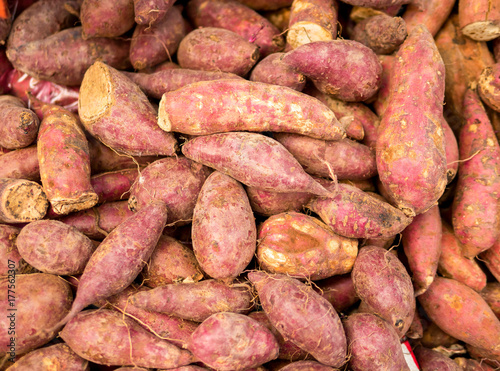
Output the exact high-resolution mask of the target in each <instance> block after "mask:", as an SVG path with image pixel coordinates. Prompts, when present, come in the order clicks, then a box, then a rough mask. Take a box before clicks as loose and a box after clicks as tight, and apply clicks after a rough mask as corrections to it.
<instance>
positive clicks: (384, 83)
mask: <svg viewBox="0 0 500 371" xmlns="http://www.w3.org/2000/svg"><path fill="white" fill-rule="evenodd" d="M378 58H379V61H380V64H381V66H382V75H381V76H380V89H379V90H378V93H377V95H376V97H375V101H374V102H373V108H374V110H375V112H376V113H377V115H378V116H382V114H383V113H384V112H385V110H386V109H387V104H388V99H389V96H390V95H391V92H392V90H393V88H392V86H391V83H392V77H393V72H392V71H393V67H394V63H395V59H396V57H395V56H394V55H379V57H378Z"/></svg>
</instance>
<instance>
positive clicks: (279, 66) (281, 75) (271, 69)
mask: <svg viewBox="0 0 500 371" xmlns="http://www.w3.org/2000/svg"><path fill="white" fill-rule="evenodd" d="M283 55H284V53H273V54H270V55H268V56H267V57H265V58H264V59H262V60H261V61H260V62H259V63H257V65H256V66H255V68H254V69H253V70H252V73H251V74H250V81H257V82H264V83H266V84H273V85H280V86H286V87H288V88H291V89H293V90H297V91H302V89H303V88H304V86H305V84H306V77H305V76H304V75H302V74H301V73H297V72H295V71H294V70H293V68H291V67H290V66H288V65H287V64H286V63H284V62H283V61H282V60H281V58H282V57H283Z"/></svg>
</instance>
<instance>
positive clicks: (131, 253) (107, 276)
mask: <svg viewBox="0 0 500 371" xmlns="http://www.w3.org/2000/svg"><path fill="white" fill-rule="evenodd" d="M166 221H167V206H166V205H165V203H163V202H161V201H155V202H153V203H151V204H149V205H148V206H146V207H143V208H142V209H141V210H139V211H138V212H136V213H135V214H134V215H132V216H131V217H129V218H127V219H126V220H125V221H123V222H122V223H121V224H120V225H119V226H118V227H116V228H115V229H114V230H113V231H112V232H111V233H110V234H109V235H108V236H107V237H106V238H105V239H104V241H103V242H102V243H101V244H100V245H99V247H98V248H97V249H96V250H95V252H94V254H92V256H91V258H90V260H89V262H88V263H87V265H86V267H85V270H84V272H83V274H82V276H81V277H80V281H79V284H78V290H77V292H76V298H75V301H74V302H73V306H72V308H71V312H70V313H68V315H67V316H66V317H65V318H64V319H63V320H62V321H61V324H65V323H67V322H68V321H69V320H70V319H72V318H73V317H74V316H75V315H76V314H77V313H78V312H80V311H81V310H82V309H83V308H85V307H86V306H87V305H89V304H92V303H94V302H95V301H97V300H99V299H103V298H107V297H109V296H111V295H115V294H117V293H119V292H120V291H122V290H123V289H125V288H126V287H127V286H129V285H130V284H131V283H132V282H133V281H134V279H135V278H136V277H137V275H138V274H139V273H140V272H141V270H142V268H144V265H145V264H146V262H147V260H148V259H149V258H150V256H151V254H152V253H153V250H154V248H155V247H156V244H157V243H158V240H159V238H160V236H161V232H162V230H163V228H164V227H165V223H166Z"/></svg>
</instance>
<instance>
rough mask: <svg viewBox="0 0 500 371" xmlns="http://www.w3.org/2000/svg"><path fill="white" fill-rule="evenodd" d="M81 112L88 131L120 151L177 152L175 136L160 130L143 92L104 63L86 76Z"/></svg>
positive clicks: (149, 153) (94, 65)
mask: <svg viewBox="0 0 500 371" xmlns="http://www.w3.org/2000/svg"><path fill="white" fill-rule="evenodd" d="M78 112H79V115H80V119H81V121H82V123H83V125H84V126H85V128H86V129H87V131H88V132H89V133H90V134H92V135H93V136H94V137H96V138H97V139H99V140H100V141H101V142H103V143H104V144H105V145H107V146H109V147H111V148H113V149H114V150H116V151H118V152H122V153H126V154H129V155H136V156H146V155H167V156H172V155H173V154H174V153H175V151H176V149H177V141H176V140H175V138H174V136H173V135H172V133H165V132H164V131H163V130H161V129H160V128H159V127H158V125H157V119H156V110H155V109H154V107H153V106H152V105H151V103H150V102H149V101H148V99H147V97H146V95H144V93H143V92H142V91H141V89H140V88H139V87H138V86H137V85H136V84H134V83H133V82H132V81H130V80H129V79H128V78H127V77H126V76H124V75H122V74H121V73H120V72H119V71H118V70H116V69H114V68H113V67H111V66H108V65H106V64H104V63H102V62H96V63H94V64H93V65H92V66H91V67H90V68H89V69H88V70H87V72H86V73H85V77H84V78H83V82H82V86H81V89H80V96H79V99H78ZM130 123H133V125H131V124H130Z"/></svg>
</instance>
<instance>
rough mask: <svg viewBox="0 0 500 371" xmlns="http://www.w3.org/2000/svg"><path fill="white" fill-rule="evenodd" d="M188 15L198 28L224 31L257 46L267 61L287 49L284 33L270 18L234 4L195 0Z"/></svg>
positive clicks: (190, 3)
mask: <svg viewBox="0 0 500 371" xmlns="http://www.w3.org/2000/svg"><path fill="white" fill-rule="evenodd" d="M186 9H187V14H188V16H189V18H190V19H191V21H192V22H193V24H194V25H195V27H220V28H225V29H228V30H230V31H233V32H235V33H237V34H238V35H240V36H241V37H243V38H244V39H245V40H248V41H249V42H251V43H255V44H256V45H258V46H259V48H260V55H261V56H262V57H263V58H264V57H267V56H268V55H269V54H272V53H276V52H279V51H281V50H282V49H283V47H284V46H285V42H284V40H283V37H282V36H281V35H280V31H279V30H278V28H276V27H275V26H274V25H273V24H272V23H271V22H269V21H268V20H267V19H266V18H264V17H263V16H261V15H260V14H258V13H257V12H256V11H254V10H252V9H250V8H248V7H247V6H245V5H243V4H240V3H238V2H237V1H232V0H193V1H190V2H189V4H188V5H187V8H186Z"/></svg>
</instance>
